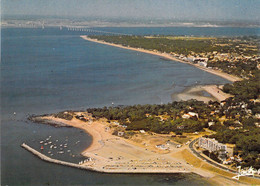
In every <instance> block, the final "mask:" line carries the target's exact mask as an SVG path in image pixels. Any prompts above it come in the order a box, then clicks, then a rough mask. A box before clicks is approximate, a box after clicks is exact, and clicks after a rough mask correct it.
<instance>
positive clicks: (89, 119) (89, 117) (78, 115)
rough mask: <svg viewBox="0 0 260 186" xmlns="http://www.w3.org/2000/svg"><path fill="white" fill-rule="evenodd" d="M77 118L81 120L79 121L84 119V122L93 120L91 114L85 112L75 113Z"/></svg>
mask: <svg viewBox="0 0 260 186" xmlns="http://www.w3.org/2000/svg"><path fill="white" fill-rule="evenodd" d="M75 117H76V118H77V119H79V120H81V121H85V122H87V121H88V122H93V119H92V117H91V114H86V113H84V114H83V113H80V114H77V115H76V116H75Z"/></svg>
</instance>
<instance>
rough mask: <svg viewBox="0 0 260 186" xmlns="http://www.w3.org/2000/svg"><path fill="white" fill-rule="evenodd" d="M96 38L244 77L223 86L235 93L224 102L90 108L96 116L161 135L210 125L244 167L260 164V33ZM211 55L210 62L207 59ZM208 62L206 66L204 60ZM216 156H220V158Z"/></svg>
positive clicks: (217, 137)
mask: <svg viewBox="0 0 260 186" xmlns="http://www.w3.org/2000/svg"><path fill="white" fill-rule="evenodd" d="M91 38H92V39H97V40H99V41H105V42H108V43H114V44H120V45H122V46H129V47H134V48H142V49H146V50H150V51H154V52H160V53H168V54H170V55H173V56H174V57H177V58H179V59H181V60H184V61H187V62H191V63H196V61H197V60H198V62H199V61H201V60H203V62H206V67H207V68H213V69H217V70H221V71H223V72H225V73H228V74H233V75H235V76H239V77H242V78H243V80H241V81H236V82H234V83H232V84H226V85H224V86H223V91H224V92H225V93H228V94H232V95H233V97H229V98H228V99H226V100H224V101H222V102H216V101H209V102H208V103H204V102H201V101H197V100H188V101H179V102H176V101H175V102H172V103H168V104H161V105H133V106H120V107H104V108H90V109H87V111H88V112H89V113H92V115H93V117H95V118H103V117H104V118H107V119H108V120H116V121H118V122H119V124H120V125H122V126H125V128H126V129H125V131H135V132H136V131H139V130H144V131H147V132H155V133H159V134H170V133H175V134H176V135H178V134H180V135H181V134H182V133H196V132H200V131H204V130H205V129H207V130H208V129H209V130H211V131H214V134H212V135H209V136H206V137H209V138H215V139H216V140H218V141H219V142H220V143H229V144H234V145H235V149H234V153H235V154H238V155H240V157H242V159H243V161H242V162H240V165H242V166H243V167H249V166H253V167H255V168H260V157H259V154H260V137H259V136H260V128H259V126H260V125H259V122H260V119H259V113H260V101H259V95H260V82H259V80H260V72H259V59H260V58H259V56H258V51H259V45H258V42H259V37H254V36H252V37H233V38H226V37H222V38H213V37H212V38H211V37H209V38H205V37H204V38H196V37H175V36H91ZM205 59H206V60H205ZM203 65H204V64H203ZM215 159H217V157H215Z"/></svg>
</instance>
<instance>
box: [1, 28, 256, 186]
mask: <svg viewBox="0 0 260 186" xmlns="http://www.w3.org/2000/svg"><path fill="white" fill-rule="evenodd" d="M93 29H94V30H100V31H105V32H116V33H122V34H133V35H194V36H199V35H200V36H243V35H258V34H259V29H258V28H240V27H218V28H195V27H162V28H158V27H153V28H149V27H144V28H141V27H139V28H126V27H125V28H109V27H107V28H93ZM88 34H98V33H88V32H84V31H69V30H67V29H65V28H63V29H60V28H58V27H57V28H44V29H42V28H2V29H1V66H0V67H1V79H0V80H1V107H0V108H1V185H208V184H209V182H208V181H207V180H206V179H204V178H202V177H201V176H198V175H196V174H104V173H97V172H91V171H85V170H79V169H75V168H70V167H65V166H61V165H56V164H51V163H47V162H44V161H42V160H40V159H39V158H37V157H35V156H34V155H32V154H31V153H29V152H27V151H26V150H24V149H23V148H21V147H20V145H21V144H22V143H24V142H25V143H27V144H29V145H30V146H32V147H34V148H35V149H38V150H39V149H40V147H41V144H40V141H43V140H46V139H49V141H52V143H56V144H57V146H58V147H59V145H60V146H62V145H63V146H64V144H65V143H66V144H67V150H66V151H65V153H64V154H58V153H57V152H58V149H57V150H54V149H52V150H51V149H49V150H47V149H45V150H44V153H45V154H47V155H49V156H50V154H52V155H53V157H55V158H58V159H62V160H66V161H70V162H74V163H77V162H79V161H81V160H84V157H83V156H81V154H80V153H81V152H82V151H83V150H84V149H85V148H86V147H87V146H89V145H90V144H91V140H92V138H91V136H89V135H88V134H85V133H84V132H83V131H81V130H79V129H75V128H55V127H52V126H48V125H43V124H36V123H32V122H30V121H28V119H27V117H28V116H29V115H32V114H36V115H38V114H49V113H55V112H60V111H64V110H84V109H87V108H91V107H104V106H112V102H113V103H114V105H134V104H161V103H168V102H171V101H172V100H171V94H173V93H178V92H182V91H183V90H185V89H186V88H187V87H191V86H194V85H206V84H225V83H229V81H227V80H225V79H223V78H221V77H218V76H216V75H213V74H210V73H207V72H205V71H202V70H200V69H197V68H195V67H193V66H190V65H187V64H183V63H179V62H176V61H168V60H164V59H161V58H160V57H159V56H154V55H149V54H145V53H140V52H136V51H130V50H125V49H121V48H116V47H111V46H106V45H102V44H98V43H93V42H89V41H85V40H83V39H81V38H80V35H88Z"/></svg>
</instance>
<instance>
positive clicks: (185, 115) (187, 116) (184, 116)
mask: <svg viewBox="0 0 260 186" xmlns="http://www.w3.org/2000/svg"><path fill="white" fill-rule="evenodd" d="M182 118H183V119H189V118H190V115H189V114H183V115H182Z"/></svg>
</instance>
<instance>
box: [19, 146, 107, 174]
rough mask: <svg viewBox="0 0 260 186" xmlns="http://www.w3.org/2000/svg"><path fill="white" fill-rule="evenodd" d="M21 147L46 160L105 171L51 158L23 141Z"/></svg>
mask: <svg viewBox="0 0 260 186" xmlns="http://www.w3.org/2000/svg"><path fill="white" fill-rule="evenodd" d="M21 147H23V148H24V149H26V150H27V151H29V152H31V153H32V154H34V155H35V156H37V157H39V158H40V159H42V160H44V161H47V162H50V163H56V164H60V165H64V166H69V167H75V168H79V169H85V170H90V171H96V172H104V171H102V170H97V169H94V168H92V167H88V166H84V165H79V164H75V163H70V162H66V161H61V160H57V159H53V158H49V157H48V156H46V155H44V154H42V153H40V152H38V151H37V150H35V149H33V148H32V147H30V146H29V145H26V144H25V143H23V144H22V145H21Z"/></svg>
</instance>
